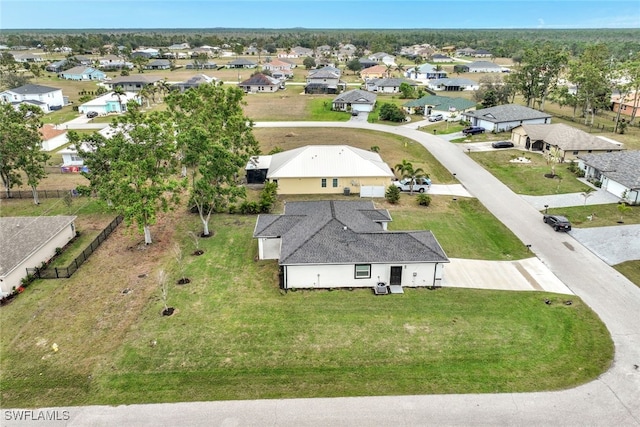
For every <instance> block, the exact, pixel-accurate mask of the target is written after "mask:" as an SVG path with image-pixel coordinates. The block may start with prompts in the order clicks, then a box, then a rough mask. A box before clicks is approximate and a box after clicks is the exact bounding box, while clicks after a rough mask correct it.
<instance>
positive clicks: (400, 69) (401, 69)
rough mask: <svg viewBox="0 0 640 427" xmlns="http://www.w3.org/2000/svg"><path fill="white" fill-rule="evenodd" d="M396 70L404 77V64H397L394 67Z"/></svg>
mask: <svg viewBox="0 0 640 427" xmlns="http://www.w3.org/2000/svg"><path fill="white" fill-rule="evenodd" d="M396 70H398V71H399V72H400V74H401V75H404V71H405V66H404V64H398V65H396Z"/></svg>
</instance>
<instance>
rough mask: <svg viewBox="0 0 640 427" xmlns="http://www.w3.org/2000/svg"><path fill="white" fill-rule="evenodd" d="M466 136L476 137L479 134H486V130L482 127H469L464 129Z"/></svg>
mask: <svg viewBox="0 0 640 427" xmlns="http://www.w3.org/2000/svg"><path fill="white" fill-rule="evenodd" d="M462 133H463V134H464V135H475V134H477V133H484V128H483V127H480V126H469V127H466V128H464V129H462Z"/></svg>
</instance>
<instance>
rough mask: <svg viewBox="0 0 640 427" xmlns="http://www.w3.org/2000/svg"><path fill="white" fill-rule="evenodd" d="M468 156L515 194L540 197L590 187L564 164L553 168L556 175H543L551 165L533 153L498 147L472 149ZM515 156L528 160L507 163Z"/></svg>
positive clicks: (578, 190) (580, 190) (549, 169)
mask: <svg viewBox="0 0 640 427" xmlns="http://www.w3.org/2000/svg"><path fill="white" fill-rule="evenodd" d="M469 155H470V156H471V158H472V159H473V160H475V161H476V162H478V163H479V164H481V165H482V166H483V167H484V168H485V169H487V170H488V171H489V172H491V173H492V174H493V175H494V176H495V177H496V178H498V179H499V180H500V181H502V182H503V183H504V184H506V185H507V186H508V187H509V188H510V189H511V190H512V191H513V192H515V193H517V194H524V195H530V196H543V195H547V194H563V193H581V192H583V191H587V190H589V189H590V187H588V186H587V185H585V184H583V183H582V182H580V181H578V179H576V176H575V175H574V174H573V173H571V172H569V171H568V170H567V167H568V165H566V164H559V165H556V167H555V173H556V175H558V176H559V177H560V178H553V179H552V178H546V177H545V174H550V173H551V165H548V164H547V162H546V160H545V159H544V158H543V157H542V156H541V155H538V154H536V153H530V152H522V151H520V150H501V151H484V152H472V153H469ZM519 156H523V157H526V158H528V159H529V160H530V161H531V163H511V162H510V160H511V159H512V158H514V157H519Z"/></svg>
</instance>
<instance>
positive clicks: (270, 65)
mask: <svg viewBox="0 0 640 427" xmlns="http://www.w3.org/2000/svg"><path fill="white" fill-rule="evenodd" d="M262 69H263V70H267V71H270V72H271V75H273V74H274V73H276V72H278V73H280V75H283V76H285V77H286V78H290V77H293V70H292V69H293V66H292V65H291V63H289V62H285V61H281V60H279V59H274V60H272V61H271V62H267V63H265V64H264V65H263V66H262ZM274 77H275V76H274Z"/></svg>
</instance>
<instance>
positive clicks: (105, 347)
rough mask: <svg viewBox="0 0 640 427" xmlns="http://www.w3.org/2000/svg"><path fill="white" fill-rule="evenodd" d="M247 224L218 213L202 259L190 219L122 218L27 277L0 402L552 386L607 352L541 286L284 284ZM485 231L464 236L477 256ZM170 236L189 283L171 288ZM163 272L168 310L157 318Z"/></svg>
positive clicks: (455, 215)
mask: <svg viewBox="0 0 640 427" xmlns="http://www.w3.org/2000/svg"><path fill="white" fill-rule="evenodd" d="M341 197H344V196H341ZM283 201H284V200H280V204H279V206H282V202H283ZM413 202H414V200H413V199H410V198H409V197H408V196H407V197H403V199H402V200H401V204H400V206H399V207H398V209H397V210H394V211H392V216H393V217H394V218H396V220H397V221H398V223H399V224H403V223H404V224H408V225H409V226H411V228H413V225H414V224H411V223H410V220H409V219H407V218H413V217H417V216H422V217H426V216H429V214H430V213H431V211H430V209H431V207H430V208H426V209H425V208H418V207H417V206H415V204H414V203H413ZM11 203H15V204H26V203H27V202H25V201H22V202H21V201H11ZM441 205H442V206H441ZM379 206H380V207H383V206H384V205H379ZM472 207H473V206H465V205H463V204H457V205H453V206H451V205H449V203H448V202H446V203H440V202H439V201H436V202H435V203H434V207H433V210H434V212H435V211H443V210H444V209H450V211H449V215H445V214H444V211H443V212H442V216H441V217H440V219H439V220H437V219H436V218H434V220H436V222H442V221H444V220H443V218H447V217H448V218H449V219H448V222H449V223H450V224H453V223H454V222H458V223H463V222H473V221H478V220H477V217H478V215H479V214H478V213H477V212H476V210H475V209H472ZM478 208H479V207H478ZM14 211H19V209H17V208H16V209H14ZM403 218H404V219H403ZM486 218H487V219H486V220H487V221H491V218H490V215H487V216H486ZM255 220H256V217H255V216H243V215H216V216H215V217H214V218H213V220H212V224H211V225H212V227H211V229H212V230H213V231H214V232H215V235H214V237H212V238H209V239H201V240H200V244H199V246H200V248H202V249H204V252H205V253H204V255H202V256H192V255H190V253H191V252H192V251H193V249H194V242H193V241H192V239H191V238H190V237H189V236H188V235H187V232H188V231H198V230H199V229H200V223H199V219H198V218H197V215H192V214H187V213H185V212H184V210H177V211H174V212H172V213H171V214H168V215H164V216H162V218H161V220H160V221H159V223H158V224H157V225H156V226H154V227H153V234H154V239H155V241H156V243H154V244H153V245H151V246H150V247H144V246H141V245H140V242H141V241H142V238H141V236H140V235H139V234H137V233H135V232H133V231H132V230H129V229H126V228H124V227H122V226H121V228H119V229H118V230H117V231H116V232H115V233H114V234H113V235H112V236H111V237H110V238H109V239H108V240H107V241H106V242H105V243H104V244H103V246H102V247H101V248H100V249H98V251H97V252H96V253H95V254H94V255H93V256H92V258H91V259H90V260H89V261H88V262H87V263H85V264H84V265H83V266H82V268H81V269H80V270H79V271H78V272H77V273H76V274H75V275H74V276H72V277H71V278H70V279H65V280H48V281H37V282H36V283H34V284H33V285H31V286H30V287H29V288H28V289H27V291H26V292H25V293H23V294H22V295H21V296H20V297H19V298H17V299H16V300H14V301H13V302H12V303H11V304H9V305H8V306H5V307H3V308H2V309H1V310H0V321H2V324H3V325H13V326H12V327H6V326H5V327H4V328H3V333H2V336H1V337H0V343H1V349H0V359H1V361H0V367H1V371H2V381H1V382H0V389H1V395H2V402H3V405H4V406H5V407H30V406H50V405H82V404H131V403H146V402H173V401H199V400H222V399H255V398H287V397H318V396H360V395H391V394H421V393H436V394H439V393H472V392H478V393H488V392H521V391H533V390H557V389H564V388H567V387H572V386H575V385H577V384H581V383H584V382H586V381H589V380H591V379H594V378H596V377H597V376H598V375H599V374H601V373H602V372H603V371H604V370H606V369H607V367H608V366H609V364H610V362H611V360H612V356H613V346H612V342H611V339H610V337H609V335H608V333H607V331H606V329H605V327H604V325H603V324H602V323H601V322H600V320H599V318H598V316H597V315H595V313H593V312H592V311H591V310H590V309H589V308H588V307H587V306H585V305H584V304H583V303H582V301H581V300H580V299H579V298H577V297H571V300H572V302H573V304H572V305H565V304H563V302H564V300H565V299H566V298H567V297H566V296H560V295H556V294H549V293H540V292H520V293H518V292H504V291H481V290H466V289H437V290H427V289H406V292H405V294H404V295H398V296H387V297H376V296H374V295H373V293H372V292H371V291H370V290H354V291H348V290H335V291H328V290H318V291H297V292H288V293H284V292H282V291H280V290H279V289H278V285H277V283H278V279H277V274H278V268H277V263H276V262H275V261H256V260H255V259H256V255H257V243H256V242H255V241H254V239H253V238H252V232H253V227H254V224H255ZM494 221H495V220H494ZM483 232H484V233H487V234H492V233H495V230H494V229H493V228H492V227H482V228H481V229H480V230H479V233H483ZM502 232H503V233H504V234H505V237H504V239H506V240H509V239H511V240H512V241H514V243H513V244H514V245H517V239H515V238H514V237H513V236H512V235H510V233H509V232H508V230H503V231H502ZM435 233H436V235H438V232H437V231H436V232H435ZM491 238H493V236H489V235H486V236H485V237H484V239H470V240H468V242H467V245H469V246H475V247H476V250H475V252H477V253H482V252H484V250H483V246H484V244H483V242H482V241H483V240H484V241H488V240H490V239H491ZM174 242H178V243H179V244H180V245H181V247H182V252H183V254H184V259H185V261H184V265H185V270H184V271H185V275H186V276H187V277H189V278H190V280H191V283H189V284H187V285H177V284H176V282H177V279H178V278H180V277H181V276H182V274H181V273H180V269H179V268H178V261H177V258H176V257H175V256H174V254H173V247H174ZM441 242H442V240H441ZM442 244H443V246H444V247H445V250H446V251H447V252H448V254H449V255H450V256H461V255H464V253H463V252H461V250H460V248H459V247H457V246H455V245H450V244H449V243H448V242H446V239H445V242H442ZM490 256H492V255H491V254H490ZM160 268H163V269H165V270H166V271H167V273H168V276H169V282H168V283H169V292H168V305H169V306H172V307H175V309H176V312H175V313H174V315H173V316H171V317H163V316H161V315H160V311H161V310H162V308H163V303H162V300H161V293H160V288H159V285H158V281H157V272H158V270H159V269H160ZM125 290H126V292H123V291H125ZM545 298H549V299H550V300H551V301H552V304H551V305H547V304H545V303H544V299H545ZM53 343H56V344H57V345H58V348H59V351H58V352H54V351H53V350H52V348H51V346H52V344H53Z"/></svg>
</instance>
